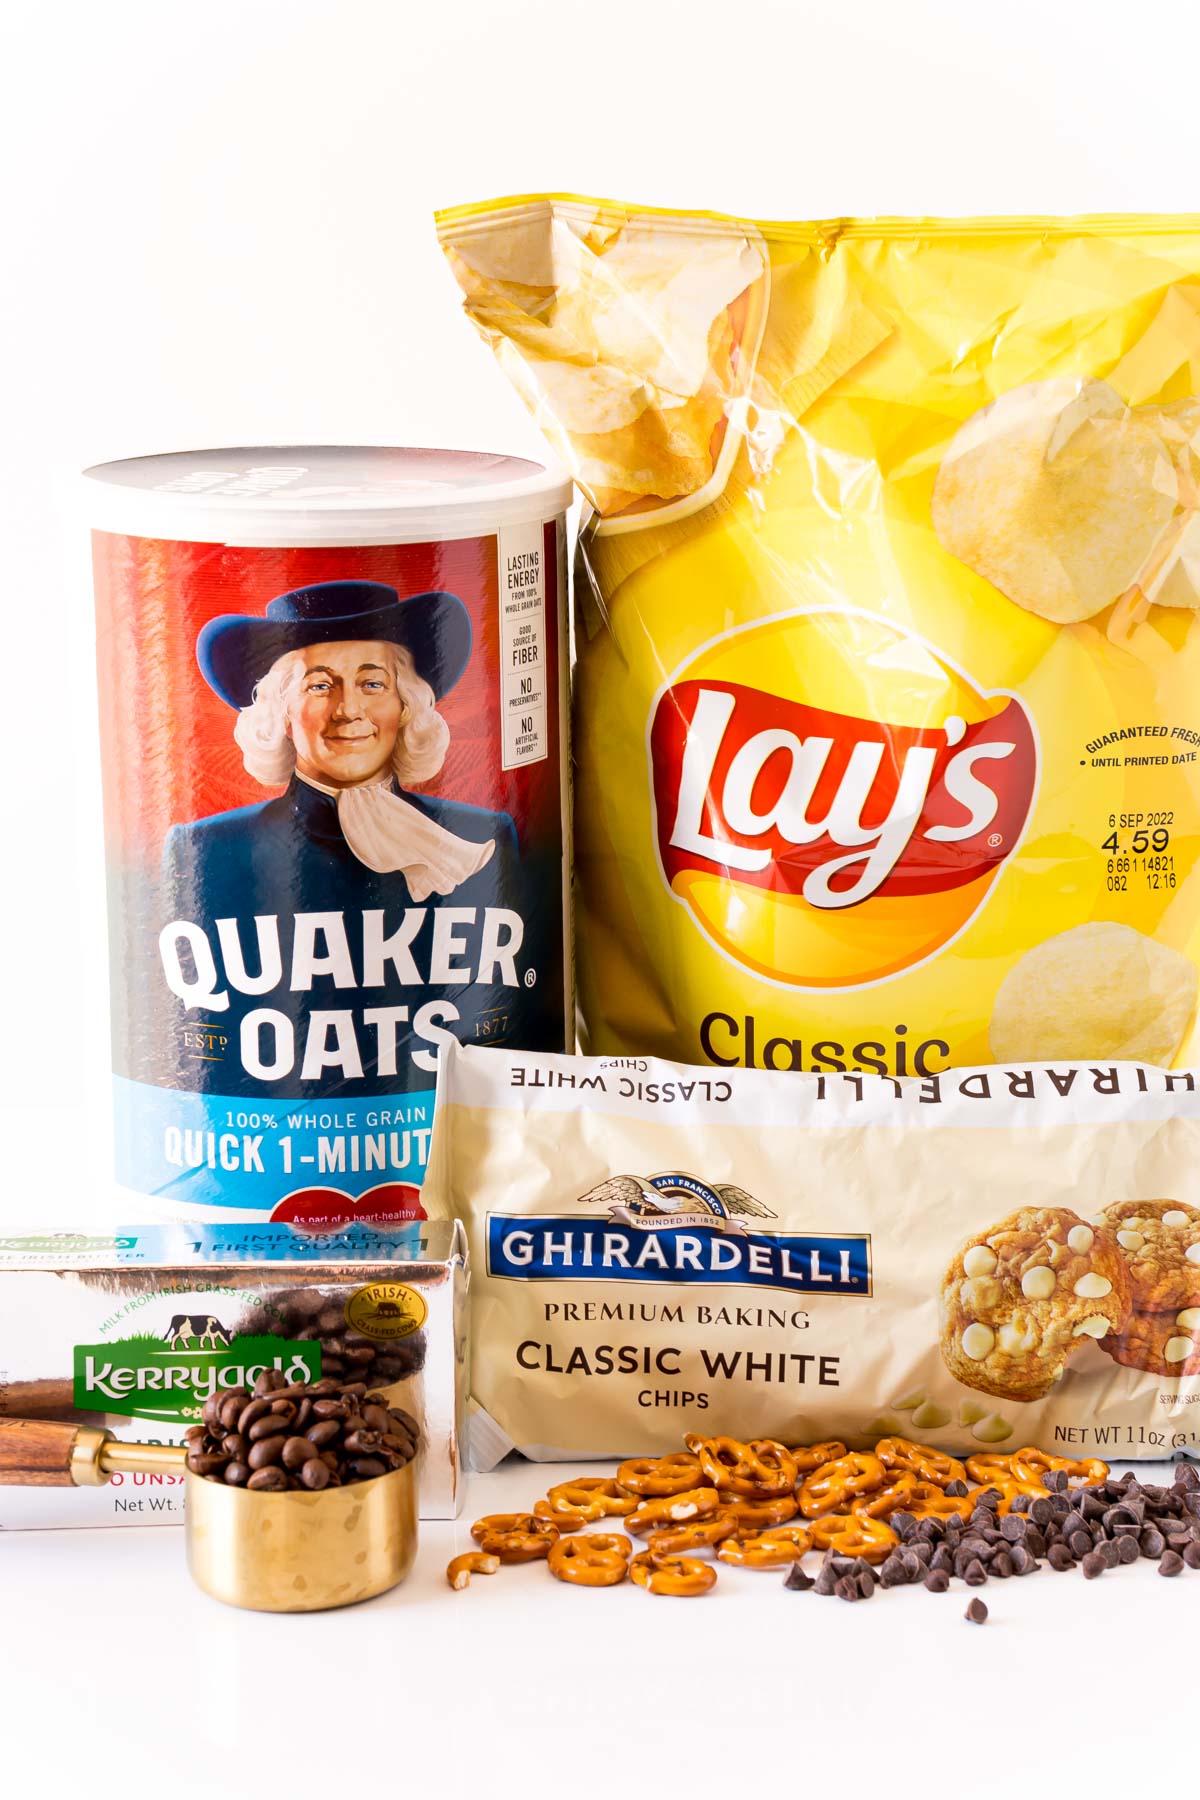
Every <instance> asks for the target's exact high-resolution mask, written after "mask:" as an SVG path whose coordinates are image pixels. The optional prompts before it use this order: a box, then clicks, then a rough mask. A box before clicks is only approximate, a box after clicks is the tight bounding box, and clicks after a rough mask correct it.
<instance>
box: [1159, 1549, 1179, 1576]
mask: <svg viewBox="0 0 1200 1800" xmlns="http://www.w3.org/2000/svg"><path fill="white" fill-rule="evenodd" d="M1158 1572H1159V1574H1160V1575H1182V1573H1183V1558H1182V1556H1180V1555H1178V1553H1177V1552H1176V1551H1174V1550H1167V1551H1166V1552H1165V1553H1164V1554H1163V1557H1162V1560H1161V1561H1160V1563H1159V1565H1158Z"/></svg>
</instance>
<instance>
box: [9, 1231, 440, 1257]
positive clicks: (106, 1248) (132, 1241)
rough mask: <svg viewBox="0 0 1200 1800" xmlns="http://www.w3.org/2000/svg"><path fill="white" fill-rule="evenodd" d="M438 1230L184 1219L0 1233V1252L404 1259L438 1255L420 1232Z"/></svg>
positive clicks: (25, 1254)
mask: <svg viewBox="0 0 1200 1800" xmlns="http://www.w3.org/2000/svg"><path fill="white" fill-rule="evenodd" d="M439 1229H442V1228H440V1227H437V1226H434V1227H429V1226H428V1225H426V1224H424V1223H423V1222H422V1221H421V1220H414V1221H413V1222H412V1223H411V1224H408V1225H401V1226H392V1227H390V1228H389V1229H388V1230H387V1231H375V1230H373V1229H372V1228H371V1226H370V1225H354V1224H351V1225H347V1226H345V1227H344V1228H343V1229H342V1230H341V1231H327V1232H323V1233H322V1234H321V1236H320V1237H311V1236H309V1235H308V1234H307V1233H305V1232H303V1231H294V1230H293V1229H292V1228H291V1226H289V1225H272V1224H269V1223H268V1224H263V1225H237V1224H229V1225H226V1224H220V1225H202V1224H200V1223H198V1222H196V1221H194V1220H190V1219H189V1220H188V1221H187V1222H186V1223H184V1222H179V1223H174V1222H173V1223H170V1224H166V1225H137V1226H130V1227H128V1228H127V1229H124V1230H121V1231H116V1232H114V1233H112V1235H111V1236H96V1237H92V1236H86V1237H85V1236H83V1235H82V1234H81V1233H79V1232H48V1233H47V1234H46V1235H45V1236H43V1237H30V1236H28V1235H26V1236H22V1237H0V1258H4V1259H5V1260H6V1261H10V1262H11V1264H12V1265H13V1266H15V1267H21V1266H29V1267H33V1266H35V1265H37V1266H42V1267H47V1268H69V1267H70V1265H71V1263H72V1262H73V1261H78V1262H79V1263H80V1265H81V1267H83V1268H95V1267H103V1268H108V1267H115V1268H129V1267H136V1266H138V1265H141V1266H143V1267H146V1268H163V1267H168V1268H169V1267H172V1266H175V1265H179V1266H181V1267H184V1268H186V1267H188V1266H189V1265H190V1264H192V1263H195V1264H197V1265H198V1266H203V1267H207V1266H208V1264H210V1263H214V1262H218V1263H253V1264H259V1263H264V1262H280V1263H293V1262H313V1263H325V1264H333V1263H340V1262H348V1263H411V1262H414V1261H417V1260H419V1259H420V1258H422V1257H423V1256H428V1255H432V1256H434V1257H435V1258H439V1259H440V1258H441V1256H442V1255H443V1254H444V1251H443V1249H442V1247H441V1246H439V1245H436V1244H435V1245H431V1244H430V1242H429V1240H428V1238H427V1237H425V1238H423V1236H422V1233H423V1232H428V1231H429V1230H433V1231H438V1230H439Z"/></svg>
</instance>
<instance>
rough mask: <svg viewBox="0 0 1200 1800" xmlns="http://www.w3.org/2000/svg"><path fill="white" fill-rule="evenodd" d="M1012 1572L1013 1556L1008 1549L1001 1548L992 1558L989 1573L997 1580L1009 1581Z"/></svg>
mask: <svg viewBox="0 0 1200 1800" xmlns="http://www.w3.org/2000/svg"><path fill="white" fill-rule="evenodd" d="M1012 1572H1013V1562H1012V1557H1011V1556H1010V1555H1009V1553H1008V1551H1007V1550H1001V1551H1000V1552H999V1553H998V1554H997V1555H996V1556H994V1557H993V1558H992V1561H991V1564H990V1567H989V1570H988V1573H989V1574H990V1575H991V1576H992V1577H993V1579H994V1580H996V1581H1007V1580H1008V1578H1009V1576H1010V1575H1011V1574H1012Z"/></svg>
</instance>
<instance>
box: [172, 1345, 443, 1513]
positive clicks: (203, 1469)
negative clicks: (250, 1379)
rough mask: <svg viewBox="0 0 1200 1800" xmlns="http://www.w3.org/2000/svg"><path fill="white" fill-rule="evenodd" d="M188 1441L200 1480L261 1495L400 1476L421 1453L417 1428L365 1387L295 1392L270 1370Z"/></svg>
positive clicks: (304, 1387)
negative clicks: (395, 1472) (397, 1471)
mask: <svg viewBox="0 0 1200 1800" xmlns="http://www.w3.org/2000/svg"><path fill="white" fill-rule="evenodd" d="M200 1416H201V1418H202V1419H203V1421H204V1423H203V1424H202V1425H193V1426H192V1427H191V1429H190V1430H189V1431H188V1433H187V1446H188V1455H187V1466H188V1468H189V1469H190V1470H191V1471H192V1473H193V1474H194V1475H204V1476H207V1477H208V1479H209V1480H210V1481H224V1482H228V1484H229V1486H230V1487H244V1488H250V1489H253V1490H254V1491H255V1492H256V1493H263V1494H281V1493H284V1492H285V1491H286V1490H287V1489H288V1488H305V1489H307V1490H308V1491H309V1492H310V1493H314V1494H315V1493H319V1492H320V1491H321V1489H322V1488H328V1487H345V1486H347V1485H348V1484H349V1483H350V1482H354V1481H370V1480H371V1479H372V1478H373V1477H374V1476H376V1475H387V1474H388V1473H390V1471H391V1470H392V1469H399V1468H402V1467H403V1465H404V1464H405V1463H408V1462H411V1461H412V1459H413V1457H414V1456H415V1455H416V1453H417V1445H418V1443H419V1441H420V1431H419V1429H418V1426H417V1422H416V1420H415V1419H414V1418H413V1417H412V1416H411V1415H410V1414H409V1413H406V1412H404V1411H402V1410H401V1408H400V1407H398V1406H389V1405H388V1403H387V1401H386V1399H385V1398H384V1396H383V1395H382V1394H376V1393H368V1391H367V1385H366V1383H365V1382H363V1381H351V1382H347V1383H343V1382H340V1381H335V1380H333V1378H332V1377H327V1378H325V1379H323V1380H321V1381H315V1382H311V1383H307V1384H306V1383H303V1382H300V1383H294V1384H291V1385H289V1384H288V1382H287V1380H286V1379H285V1377H284V1376H283V1375H281V1374H280V1373H279V1371H278V1369H264V1370H263V1372H262V1374H261V1375H260V1376H259V1377H258V1379H257V1381H256V1382H255V1383H254V1391H253V1393H251V1392H250V1390H249V1389H248V1388H244V1387H241V1388H230V1389H228V1390H227V1391H226V1392H223V1393H218V1394H213V1395H212V1397H211V1398H210V1399H208V1400H206V1401H205V1403H204V1407H203V1409H202V1411H201V1415H200Z"/></svg>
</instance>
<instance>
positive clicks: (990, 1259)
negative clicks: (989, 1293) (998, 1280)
mask: <svg viewBox="0 0 1200 1800" xmlns="http://www.w3.org/2000/svg"><path fill="white" fill-rule="evenodd" d="M997 1261H998V1258H997V1256H996V1252H995V1251H994V1250H993V1249H992V1248H991V1246H990V1245H988V1244H972V1246H971V1248H970V1249H969V1250H968V1251H967V1252H966V1254H965V1255H964V1257H963V1274H964V1275H967V1276H971V1277H974V1276H977V1275H991V1274H993V1273H994V1272H995V1268H996V1263H997Z"/></svg>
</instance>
